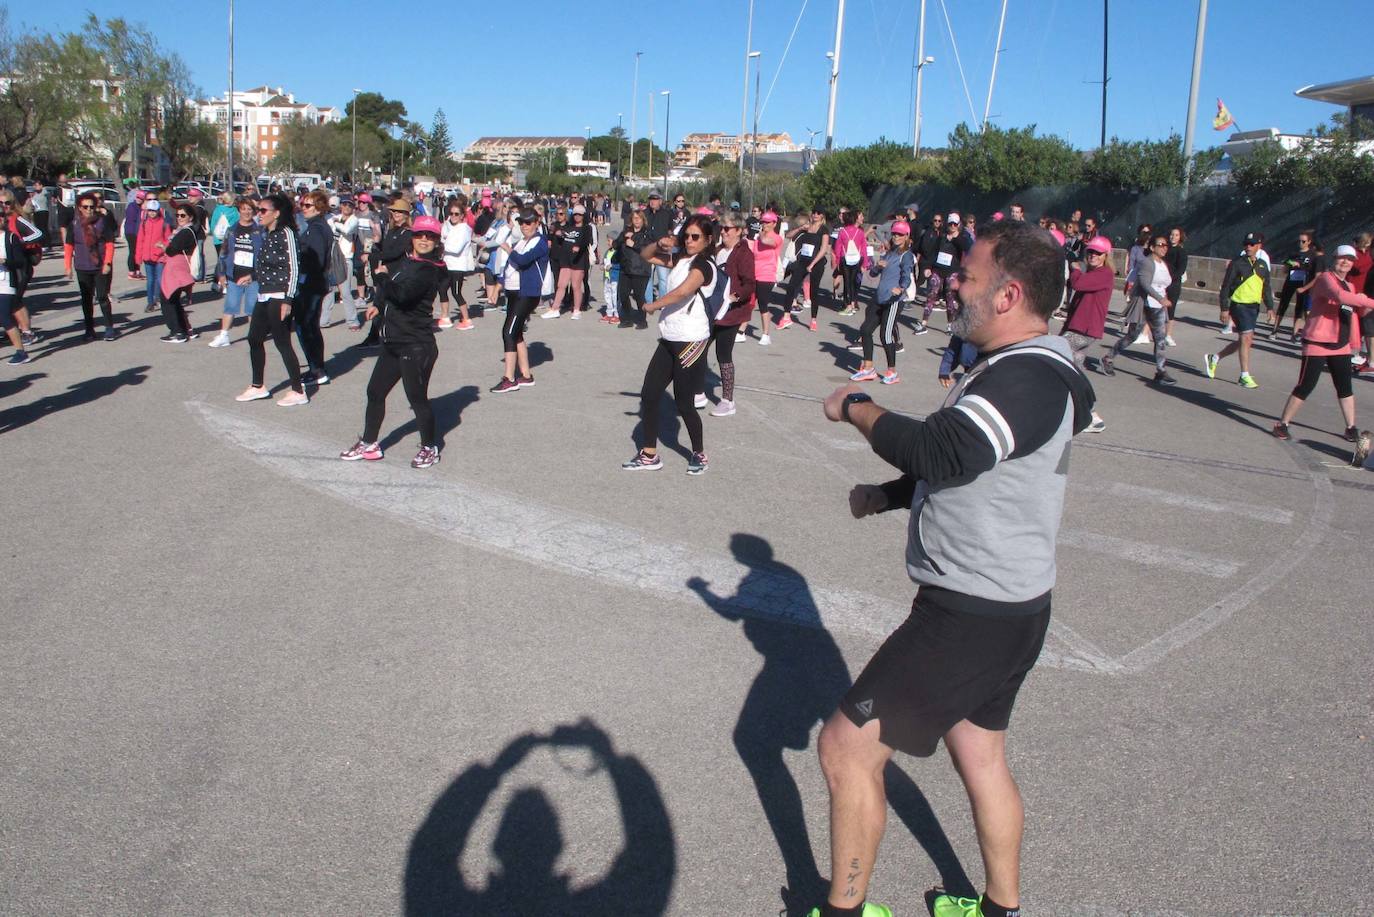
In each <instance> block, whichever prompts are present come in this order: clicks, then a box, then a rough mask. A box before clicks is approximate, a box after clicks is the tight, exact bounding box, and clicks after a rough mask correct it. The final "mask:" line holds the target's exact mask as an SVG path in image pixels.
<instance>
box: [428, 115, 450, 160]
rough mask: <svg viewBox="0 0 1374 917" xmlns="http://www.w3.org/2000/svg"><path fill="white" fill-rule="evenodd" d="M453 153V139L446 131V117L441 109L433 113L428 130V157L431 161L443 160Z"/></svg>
mask: <svg viewBox="0 0 1374 917" xmlns="http://www.w3.org/2000/svg"><path fill="white" fill-rule="evenodd" d="M452 153H453V137H452V135H450V134H449V131H448V116H446V115H445V114H444V110H443V109H442V108H440V109H438V110H436V111H435V112H434V123H433V124H431V125H430V128H429V155H430V158H431V159H433V160H445V159H448V158H449V156H450V155H451V154H452Z"/></svg>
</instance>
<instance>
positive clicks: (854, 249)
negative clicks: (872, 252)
mask: <svg viewBox="0 0 1374 917" xmlns="http://www.w3.org/2000/svg"><path fill="white" fill-rule="evenodd" d="M862 260H863V255H862V254H861V253H860V252H859V246H857V245H855V244H854V237H853V236H850V237H849V241H848V242H847V243H846V244H845V247H844V263H845V264H847V265H849V266H850V267H853V266H854V265H856V264H858V263H859V262H860V261H862Z"/></svg>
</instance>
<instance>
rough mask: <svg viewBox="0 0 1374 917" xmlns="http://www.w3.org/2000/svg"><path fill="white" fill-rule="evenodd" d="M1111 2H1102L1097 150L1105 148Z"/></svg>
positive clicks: (1104, 0) (1103, 0) (1107, 0)
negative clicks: (1100, 102) (1099, 122)
mask: <svg viewBox="0 0 1374 917" xmlns="http://www.w3.org/2000/svg"><path fill="white" fill-rule="evenodd" d="M1110 2H1111V0H1102V139H1101V140H1099V141H1098V144H1097V145H1098V148H1099V149H1101V148H1105V147H1106V146H1107V7H1108V5H1109V3H1110Z"/></svg>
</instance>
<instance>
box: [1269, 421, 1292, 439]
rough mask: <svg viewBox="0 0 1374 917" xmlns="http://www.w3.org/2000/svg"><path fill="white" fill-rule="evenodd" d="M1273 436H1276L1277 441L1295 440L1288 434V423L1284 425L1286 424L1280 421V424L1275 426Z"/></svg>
mask: <svg viewBox="0 0 1374 917" xmlns="http://www.w3.org/2000/svg"><path fill="white" fill-rule="evenodd" d="M1273 434H1274V438H1275V439H1292V438H1293V437H1292V435H1291V434H1290V433H1289V432H1288V424H1286V423H1284V422H1282V421H1280V422H1278V423H1276V424H1274V429H1273Z"/></svg>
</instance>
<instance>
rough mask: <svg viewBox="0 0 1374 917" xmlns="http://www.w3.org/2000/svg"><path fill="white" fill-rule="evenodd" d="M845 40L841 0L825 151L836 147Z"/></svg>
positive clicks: (832, 62)
mask: <svg viewBox="0 0 1374 917" xmlns="http://www.w3.org/2000/svg"><path fill="white" fill-rule="evenodd" d="M843 40H844V0H839V7H838V8H837V10H836V12H835V50H834V51H831V52H828V53H827V54H826V56H827V57H829V58H830V105H829V107H828V108H827V109H826V115H825V151H826V152H827V153H829V152H830V151H831V150H833V149H834V148H835V95H836V91H837V90H838V89H839V85H840V44H841V42H842V41H843Z"/></svg>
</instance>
